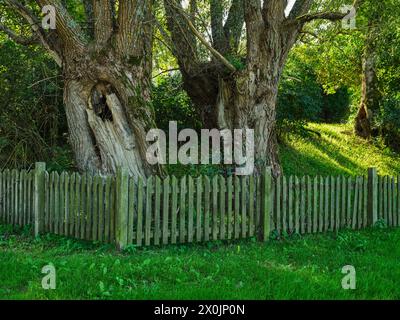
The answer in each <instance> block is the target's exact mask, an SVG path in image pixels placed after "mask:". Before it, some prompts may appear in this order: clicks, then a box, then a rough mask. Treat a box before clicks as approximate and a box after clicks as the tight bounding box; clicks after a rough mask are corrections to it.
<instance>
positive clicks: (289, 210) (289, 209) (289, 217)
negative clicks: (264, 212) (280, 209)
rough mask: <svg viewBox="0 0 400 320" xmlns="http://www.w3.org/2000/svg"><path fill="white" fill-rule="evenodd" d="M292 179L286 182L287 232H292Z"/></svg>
mask: <svg viewBox="0 0 400 320" xmlns="http://www.w3.org/2000/svg"><path fill="white" fill-rule="evenodd" d="M293 216H294V215H293V177H292V176H290V177H289V182H288V232H289V233H292V232H293Z"/></svg>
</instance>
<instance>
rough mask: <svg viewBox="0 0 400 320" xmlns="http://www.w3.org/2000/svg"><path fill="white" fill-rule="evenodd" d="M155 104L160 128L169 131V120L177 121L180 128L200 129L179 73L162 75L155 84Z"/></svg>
mask: <svg viewBox="0 0 400 320" xmlns="http://www.w3.org/2000/svg"><path fill="white" fill-rule="evenodd" d="M153 106H154V110H155V114H156V123H157V126H158V128H160V129H163V130H165V131H166V132H168V124H169V121H177V124H178V130H180V129H184V128H192V129H195V130H196V129H199V128H200V126H201V124H200V122H199V120H198V116H197V114H196V111H195V108H194V106H193V105H192V103H191V101H190V98H189V97H188V96H187V94H186V92H185V91H184V90H183V88H182V79H181V76H180V75H179V74H171V75H160V76H159V77H158V78H157V81H156V83H155V84H154V86H153Z"/></svg>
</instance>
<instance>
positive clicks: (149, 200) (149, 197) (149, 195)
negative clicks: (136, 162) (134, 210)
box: [145, 176, 153, 246]
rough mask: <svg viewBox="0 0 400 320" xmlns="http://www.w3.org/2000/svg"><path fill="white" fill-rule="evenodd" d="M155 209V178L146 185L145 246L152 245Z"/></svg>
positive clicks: (149, 179) (148, 180)
mask: <svg viewBox="0 0 400 320" xmlns="http://www.w3.org/2000/svg"><path fill="white" fill-rule="evenodd" d="M152 207H153V176H151V177H149V178H148V179H147V183H146V217H145V245H146V246H149V245H150V238H151V223H152Z"/></svg>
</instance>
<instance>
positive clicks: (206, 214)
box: [203, 176, 211, 241]
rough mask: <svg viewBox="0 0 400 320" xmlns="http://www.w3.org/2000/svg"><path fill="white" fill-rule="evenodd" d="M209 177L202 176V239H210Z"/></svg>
mask: <svg viewBox="0 0 400 320" xmlns="http://www.w3.org/2000/svg"><path fill="white" fill-rule="evenodd" d="M210 191H211V185H210V178H209V177H207V176H206V177H204V227H203V229H204V241H208V240H209V239H210Z"/></svg>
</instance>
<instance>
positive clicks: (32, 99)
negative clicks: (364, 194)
mask: <svg viewBox="0 0 400 320" xmlns="http://www.w3.org/2000/svg"><path fill="white" fill-rule="evenodd" d="M395 2H396V1H395V0H385V1H382V2H380V3H379V5H377V4H376V2H375V1H368V0H365V1H362V0H361V1H355V2H354V3H348V1H342V0H333V1H328V0H318V1H317V0H315V1H313V0H297V1H286V0H276V1H259V0H229V1H228V0H208V1H200V0H190V1H178V0H163V1H161V0H155V1H151V0H146V1H133V0H126V1H118V0H99V1H90V0H82V1H78V0H63V1H61V0H48V1H44V0H43V1H42V0H37V1H33V0H32V1H16V0H6V1H4V2H2V3H1V4H0V12H1V20H0V37H1V38H0V59H1V60H0V74H1V75H2V78H0V84H1V92H0V98H1V100H2V105H4V107H2V110H1V115H0V116H1V118H2V119H4V120H2V121H1V125H0V126H1V127H0V130H1V132H2V136H1V139H0V148H2V150H4V152H3V154H5V155H6V156H5V157H6V159H7V160H8V162H7V163H8V164H9V165H10V164H11V162H10V161H13V162H14V163H15V162H16V161H18V162H19V163H21V164H22V165H25V164H28V163H30V162H32V161H34V160H35V159H41V158H43V159H48V160H49V161H52V160H54V161H55V164H54V166H55V168H57V163H60V165H61V166H70V165H71V164H70V161H68V160H67V159H65V158H66V157H68V154H69V151H68V149H66V148H65V141H66V137H68V141H69V143H70V145H71V147H72V151H73V153H74V154H75V165H76V166H77V167H78V168H79V169H80V170H89V171H102V172H105V173H107V172H115V169H116V167H117V166H119V165H125V166H127V167H128V168H129V169H130V172H131V174H133V175H135V176H145V175H147V174H149V173H151V172H153V171H154V170H158V168H153V167H151V166H149V165H148V164H147V162H146V159H145V150H146V146H147V142H146V139H145V135H146V132H147V131H148V129H150V128H154V127H155V126H156V125H159V126H160V127H161V128H166V127H167V126H166V124H167V122H168V121H169V120H179V122H180V125H181V126H189V127H194V128H196V129H198V128H200V127H208V128H221V129H225V128H228V129H234V128H252V129H254V130H255V136H256V141H255V150H256V161H257V165H258V166H263V165H265V164H267V165H271V166H273V168H274V172H275V174H279V173H280V172H281V168H280V165H279V155H278V145H277V136H276V135H277V131H278V132H280V131H281V130H277V129H278V128H279V129H284V130H293V129H295V128H297V127H298V125H300V126H301V125H302V124H303V123H304V122H306V121H310V120H311V121H324V122H337V121H347V119H349V120H350V121H352V120H353V119H356V122H355V123H356V132H360V130H357V128H358V129H359V128H360V127H357V124H358V125H359V126H360V124H362V125H363V124H364V123H367V124H368V126H369V127H368V128H370V129H369V130H372V132H374V135H377V134H378V135H380V136H384V137H386V139H387V141H388V142H391V143H393V142H394V141H393V140H394V139H389V137H390V135H391V134H393V133H395V134H397V132H399V127H400V123H399V122H398V118H399V117H398V113H399V111H398V109H399V99H400V98H399V96H398V92H399V90H398V89H399V88H398V83H399V81H398V77H399V75H400V69H399V67H398V59H399V58H398V57H399V52H397V51H398V50H399V39H400V31H399V29H398V25H399V21H398V19H399V18H398V17H399V15H396V14H395V12H397V11H398V10H399V8H398V6H396V3H395ZM49 4H50V5H53V6H55V8H56V12H57V19H56V21H57V23H56V29H55V30H45V29H44V28H43V27H42V25H41V19H42V16H43V14H42V13H41V8H42V7H43V6H44V5H49ZM343 5H354V6H355V8H356V10H357V17H356V26H355V29H345V28H343V25H342V23H341V20H342V19H343V18H344V17H345V16H346V15H347V12H345V11H343V10H341V8H342V7H343ZM367 56H373V57H374V58H373V59H370V60H368V59H366V58H367ZM368 61H373V64H371V63H369V64H368ZM23 70H28V72H26V73H25V74H24V72H23ZM368 70H370V71H369V72H366V71H368ZM372 71H373V73H374V76H373V77H372V78H371V79H373V80H371V81H368V77H367V75H368V74H371V72H372ZM25 87H27V89H26V90H25V89H24V88H25ZM362 88H363V89H362ZM371 88H372V89H371ZM372 92H374V93H372ZM61 96H62V97H63V99H61ZM368 97H373V98H368ZM372 100H373V102H372ZM62 102H63V105H64V108H63V107H62ZM44 106H45V107H44ZM360 106H361V107H360ZM17 110H18V111H17ZM21 110H24V111H22V112H19V111H21ZM363 110H364V111H363ZM399 110H400V109H399ZM363 112H364V113H365V115H368V117H367V118H365V117H364V118H362V115H363V114H364V113H363ZM65 119H67V121H68V128H69V129H68V131H69V132H68V134H67V133H66V132H67V128H66V125H65ZM357 119H358V120H357ZM360 119H361V120H360ZM365 119H368V122H365V121H366V120H365ZM363 121H364V122H363ZM21 123H25V124H26V127H25V128H21ZM14 125H15V126H18V127H19V128H20V129H19V130H13V129H12V127H13V126H14ZM277 125H278V128H277ZM362 125H361V127H362ZM368 136H369V134H368ZM34 137H36V138H34ZM29 138H33V139H34V140H35V143H36V144H37V146H36V147H33V146H32V145H30V144H29V143H28V141H29ZM57 146H62V148H57ZM56 150H58V151H56ZM60 150H64V151H60Z"/></svg>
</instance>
